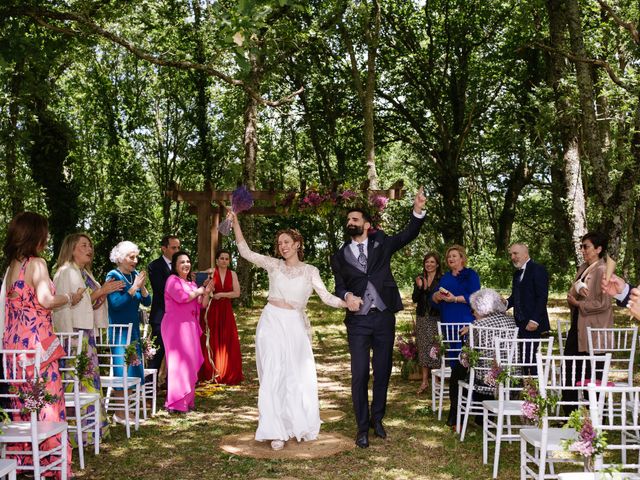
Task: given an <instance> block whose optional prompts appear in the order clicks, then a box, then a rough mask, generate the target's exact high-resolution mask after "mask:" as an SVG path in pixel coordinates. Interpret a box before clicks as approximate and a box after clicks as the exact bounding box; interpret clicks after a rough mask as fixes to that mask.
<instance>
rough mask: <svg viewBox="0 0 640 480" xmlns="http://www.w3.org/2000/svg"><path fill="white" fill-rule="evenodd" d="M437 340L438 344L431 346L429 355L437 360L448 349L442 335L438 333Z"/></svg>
mask: <svg viewBox="0 0 640 480" xmlns="http://www.w3.org/2000/svg"><path fill="white" fill-rule="evenodd" d="M435 340H436V341H437V342H438V344H437V345H434V346H433V347H431V349H430V350H429V357H430V358H433V359H434V360H437V359H439V358H440V357H442V355H444V354H445V352H446V351H447V347H446V346H445V344H444V339H443V338H442V335H438V336H437V337H436V338H435Z"/></svg>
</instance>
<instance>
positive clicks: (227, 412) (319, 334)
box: [74, 297, 628, 480]
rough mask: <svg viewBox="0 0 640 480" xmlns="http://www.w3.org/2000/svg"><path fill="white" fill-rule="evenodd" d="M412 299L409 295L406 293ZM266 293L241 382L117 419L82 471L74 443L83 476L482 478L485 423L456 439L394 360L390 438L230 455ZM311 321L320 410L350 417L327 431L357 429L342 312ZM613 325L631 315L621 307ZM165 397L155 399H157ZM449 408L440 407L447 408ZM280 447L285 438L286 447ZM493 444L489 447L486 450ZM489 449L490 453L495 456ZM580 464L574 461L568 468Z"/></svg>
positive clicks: (252, 423)
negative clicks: (184, 407)
mask: <svg viewBox="0 0 640 480" xmlns="http://www.w3.org/2000/svg"><path fill="white" fill-rule="evenodd" d="M409 301H410V300H409ZM264 302H265V299H264V298H262V297H260V298H257V299H256V301H255V304H256V307H255V308H252V309H237V311H236V315H237V320H238V329H239V332H240V338H241V343H242V353H243V362H244V365H243V367H244V373H245V381H244V383H243V384H242V385H241V386H238V387H228V388H226V387H221V388H220V389H218V390H216V391H215V392H214V393H213V394H212V395H211V396H209V397H198V398H197V399H196V408H197V409H198V410H197V411H196V412H192V413H189V414H187V415H185V416H180V417H177V416H169V415H168V414H167V413H166V412H165V411H164V410H160V411H159V413H158V414H157V415H156V416H155V417H154V418H153V419H151V420H148V421H147V422H145V423H144V424H143V425H141V427H140V430H139V431H138V432H137V433H135V434H133V435H132V438H131V439H130V440H127V439H126V436H125V433H124V427H123V426H120V425H118V426H116V427H113V428H112V429H111V433H112V435H111V438H110V439H109V440H107V441H106V442H105V443H103V444H102V445H101V451H100V455H99V456H97V457H94V456H93V454H92V453H89V452H87V454H86V464H87V466H86V468H85V470H84V471H80V470H79V468H78V465H77V452H74V460H75V461H76V462H74V466H75V473H76V475H77V478H83V479H145V480H160V479H167V480H181V479H209V478H212V479H217V478H224V479H227V478H229V479H233V478H241V479H255V478H299V479H305V480H306V479H364V478H367V479H410V480H416V479H467V478H469V479H471V478H473V479H484V478H491V469H490V467H489V466H488V465H483V464H482V432H481V430H480V429H479V428H478V427H476V426H474V425H471V424H472V422H470V427H469V431H468V435H467V438H465V441H464V442H463V443H460V442H459V441H458V440H457V438H456V436H455V435H454V433H452V432H451V430H450V429H449V428H447V427H446V426H445V424H444V422H438V421H437V419H436V418H435V416H434V415H433V414H432V413H430V412H429V410H428V409H427V407H428V406H429V405H430V402H428V398H430V397H427V396H421V397H417V396H416V390H417V388H418V385H419V382H416V381H405V380H403V379H401V378H400V374H399V369H398V368H397V367H395V366H394V371H393V374H392V377H391V383H390V386H389V398H388V402H387V415H386V417H385V425H386V427H387V433H388V434H389V439H388V440H387V441H382V440H380V439H378V438H375V437H373V435H370V442H371V446H370V447H369V448H368V449H354V450H351V451H348V452H345V453H342V454H338V455H335V456H333V457H329V458H324V459H317V460H296V461H292V460H255V459H251V458H242V457H238V456H234V455H230V454H228V453H226V452H223V451H222V450H220V449H219V448H218V444H219V441H220V438H221V437H222V436H223V435H227V434H233V433H240V432H247V431H250V432H252V431H254V430H255V428H256V425H257V395H258V380H257V375H256V368H255V358H254V333H255V328H256V324H257V321H258V318H259V316H260V311H261V309H262V306H263V305H264ZM552 303H553V304H555V305H556V306H551V307H550V313H551V316H552V327H553V326H555V321H556V319H557V318H563V319H568V310H567V309H566V308H565V307H564V306H563V305H566V304H564V302H561V301H559V300H558V301H554V302H552ZM406 307H407V309H406V310H404V311H403V312H400V314H399V315H398V316H397V320H398V327H399V328H402V327H403V326H406V324H409V323H410V322H411V321H412V313H413V311H414V309H413V308H412V306H411V305H409V304H406ZM308 313H309V317H310V320H311V323H312V325H313V327H314V333H315V338H314V342H313V348H314V353H315V357H316V363H317V371H318V381H319V394H320V406H321V409H339V410H342V411H344V412H346V414H347V417H346V418H345V419H343V420H341V421H339V422H336V423H326V424H323V426H322V429H323V430H324V431H332V432H339V433H342V434H344V435H346V436H348V437H350V438H351V437H353V436H354V435H355V423H354V417H353V412H352V408H351V394H350V374H349V355H348V351H347V342H346V333H345V327H344V325H343V323H342V319H343V313H342V312H340V311H336V310H333V309H331V308H329V307H325V306H324V305H322V304H321V303H319V301H318V299H317V297H313V298H312V299H311V301H310V303H309V309H308ZM616 313H617V315H618V316H617V318H616V324H624V323H626V322H628V320H627V319H626V318H624V315H623V314H622V312H621V311H620V309H617V310H616ZM163 401H164V399H160V400H159V405H160V406H161V405H162V404H163ZM445 415H446V413H445ZM285 448H286V447H285ZM492 454H493V449H491V450H490V455H492ZM491 458H492V457H491ZM519 467H520V461H519V444H517V443H513V444H511V445H509V444H503V449H502V454H501V464H500V476H499V478H501V479H517V478H519ZM574 470H577V469H574Z"/></svg>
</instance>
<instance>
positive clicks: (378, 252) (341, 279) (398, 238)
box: [331, 213, 424, 319]
mask: <svg viewBox="0 0 640 480" xmlns="http://www.w3.org/2000/svg"><path fill="white" fill-rule="evenodd" d="M423 223H424V217H423V218H416V216H415V215H413V213H412V214H411V219H410V220H409V224H408V225H407V226H406V227H405V229H404V230H403V231H401V232H400V233H398V234H396V235H392V236H388V235H386V234H385V233H384V232H383V231H382V230H378V231H377V232H375V233H373V234H372V235H369V237H368V238H369V241H368V245H367V271H366V272H363V271H362V270H360V269H358V268H357V267H356V266H354V265H352V264H351V263H349V262H348V261H347V259H346V257H345V255H346V254H347V252H346V249H347V248H349V244H350V243H351V240H349V241H348V242H346V243H345V244H344V245H343V246H342V247H341V248H340V250H338V252H337V253H335V254H334V255H333V256H332V257H331V269H332V270H333V274H334V276H335V281H336V290H335V292H336V296H338V297H340V298H342V299H344V296H345V295H346V294H347V292H351V293H353V294H354V295H356V296H358V297H361V298H362V296H363V295H364V292H365V290H366V288H367V283H368V282H371V283H372V284H373V286H374V287H375V288H376V291H377V292H378V295H380V298H381V299H382V301H383V302H384V304H385V305H386V307H387V309H388V310H389V311H390V312H392V313H395V312H397V311H399V310H402V308H403V307H402V299H401V298H400V292H399V291H398V285H397V284H396V281H395V279H394V278H393V274H392V273H391V256H392V255H393V254H394V253H395V252H396V251H398V250H400V249H401V248H402V247H404V246H405V245H407V244H408V243H409V242H411V241H412V240H413V239H414V238H416V237H417V236H418V234H419V233H420V227H421V226H422V224H423ZM353 315H354V313H353V312H350V311H348V310H347V319H348V318H349V317H350V316H353Z"/></svg>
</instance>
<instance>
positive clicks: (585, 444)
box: [562, 407, 607, 471]
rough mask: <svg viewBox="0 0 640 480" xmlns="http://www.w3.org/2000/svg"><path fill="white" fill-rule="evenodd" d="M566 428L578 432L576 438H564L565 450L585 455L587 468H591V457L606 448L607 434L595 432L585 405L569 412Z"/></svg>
mask: <svg viewBox="0 0 640 480" xmlns="http://www.w3.org/2000/svg"><path fill="white" fill-rule="evenodd" d="M566 426H567V427H568V428H573V429H575V431H576V432H578V439H577V440H564V441H563V442H562V446H563V447H564V449H565V450H568V451H570V452H575V453H577V454H578V455H580V456H582V457H585V459H586V460H587V467H588V470H590V471H591V470H592V469H593V459H594V457H595V456H596V455H600V454H602V453H603V452H604V451H605V449H606V448H607V434H606V433H605V432H601V433H597V432H596V431H595V429H594V428H593V424H592V423H591V417H590V416H589V411H588V410H587V409H586V408H585V407H581V408H579V409H578V410H574V411H573V412H571V415H570V416H569V420H568V421H567V425H566Z"/></svg>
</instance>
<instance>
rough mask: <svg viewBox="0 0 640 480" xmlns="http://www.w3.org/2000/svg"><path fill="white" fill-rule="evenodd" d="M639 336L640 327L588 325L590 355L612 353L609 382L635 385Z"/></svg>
mask: <svg viewBox="0 0 640 480" xmlns="http://www.w3.org/2000/svg"><path fill="white" fill-rule="evenodd" d="M637 338H638V327H629V328H592V327H587V341H588V343H589V355H602V354H605V353H610V354H611V365H610V367H609V382H613V384H614V385H615V386H628V387H630V386H632V385H633V366H634V363H635V359H636V342H637ZM596 383H597V382H596Z"/></svg>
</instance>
